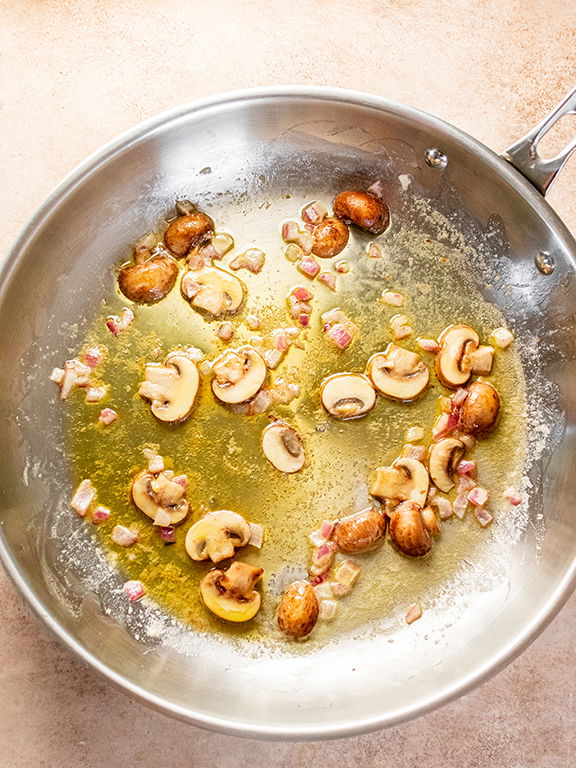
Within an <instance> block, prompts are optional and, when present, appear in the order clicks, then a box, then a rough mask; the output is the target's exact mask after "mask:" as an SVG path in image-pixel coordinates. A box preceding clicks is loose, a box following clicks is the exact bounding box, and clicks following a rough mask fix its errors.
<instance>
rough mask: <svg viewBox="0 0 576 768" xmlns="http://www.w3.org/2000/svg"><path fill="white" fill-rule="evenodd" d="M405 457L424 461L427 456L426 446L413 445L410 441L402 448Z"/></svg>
mask: <svg viewBox="0 0 576 768" xmlns="http://www.w3.org/2000/svg"><path fill="white" fill-rule="evenodd" d="M402 458H403V459H416V461H424V460H425V458H426V448H425V446H423V445H412V444H411V443H409V444H408V445H405V446H404V448H403V449H402Z"/></svg>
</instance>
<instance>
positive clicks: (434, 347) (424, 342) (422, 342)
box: [416, 339, 440, 354]
mask: <svg viewBox="0 0 576 768" xmlns="http://www.w3.org/2000/svg"><path fill="white" fill-rule="evenodd" d="M416 344H418V346H419V347H420V348H421V349H423V350H424V351H425V352H432V353H433V354H436V353H437V352H439V351H440V344H438V342H437V341H436V339H416Z"/></svg>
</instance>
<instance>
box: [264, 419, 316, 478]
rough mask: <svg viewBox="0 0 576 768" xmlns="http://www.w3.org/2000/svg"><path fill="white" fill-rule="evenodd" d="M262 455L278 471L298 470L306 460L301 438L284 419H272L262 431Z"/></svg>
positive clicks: (289, 472) (287, 472) (290, 471)
mask: <svg viewBox="0 0 576 768" xmlns="http://www.w3.org/2000/svg"><path fill="white" fill-rule="evenodd" d="M262 451H263V452H264V456H266V458H267V459H268V461H269V462H270V463H271V464H272V466H274V467H276V469H277V470H279V471H280V472H285V473H286V474H292V473H293V472H299V471H300V470H301V469H302V467H303V466H304V462H305V461H306V454H305V452H304V445H303V443H302V438H301V437H300V435H299V434H298V432H296V430H295V429H294V428H293V427H291V426H290V424H287V423H286V422H285V421H273V422H272V423H271V424H268V426H267V427H265V429H264V431H263V432H262Z"/></svg>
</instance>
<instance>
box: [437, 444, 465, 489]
mask: <svg viewBox="0 0 576 768" xmlns="http://www.w3.org/2000/svg"><path fill="white" fill-rule="evenodd" d="M465 450H466V446H465V445H464V443H463V442H462V440H458V438H457V437H444V438H443V439H442V440H438V442H437V443H432V445H431V446H430V450H429V451H428V471H429V473H430V477H431V479H432V482H433V483H434V485H435V486H436V487H437V488H439V489H440V490H441V491H443V492H444V493H448V491H450V490H451V489H452V488H453V487H454V478H453V475H454V471H455V469H456V464H458V462H459V461H460V459H461V458H462V456H463V455H464V451H465Z"/></svg>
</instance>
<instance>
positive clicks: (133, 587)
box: [123, 581, 146, 603]
mask: <svg viewBox="0 0 576 768" xmlns="http://www.w3.org/2000/svg"><path fill="white" fill-rule="evenodd" d="M123 590H124V592H125V593H126V595H127V596H128V599H129V600H130V601H131V602H133V603H134V602H136V600H141V599H142V598H143V597H144V595H145V594H146V590H145V589H144V585H143V584H142V582H141V581H127V582H126V584H124V586H123Z"/></svg>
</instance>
